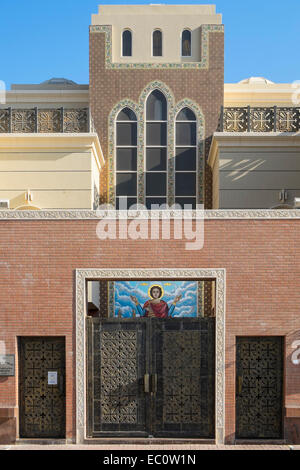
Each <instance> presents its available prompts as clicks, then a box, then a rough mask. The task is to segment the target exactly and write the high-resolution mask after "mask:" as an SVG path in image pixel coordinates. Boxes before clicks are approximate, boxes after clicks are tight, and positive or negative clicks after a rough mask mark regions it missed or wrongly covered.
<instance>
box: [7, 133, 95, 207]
mask: <svg viewBox="0 0 300 470" xmlns="http://www.w3.org/2000/svg"><path fill="white" fill-rule="evenodd" d="M103 165H104V159H103V155H102V150H101V147H100V143H99V140H98V137H97V135H96V134H76V135H74V134H69V135H68V134H51V135H49V134H2V135H1V136H0V199H1V200H7V199H8V200H9V207H10V209H17V208H20V207H21V208H22V207H23V206H24V205H25V206H26V204H27V202H26V195H27V193H28V191H29V192H30V194H31V196H32V201H30V205H32V206H35V207H37V208H40V209H94V208H95V201H94V198H95V194H94V191H95V187H96V189H97V188H99V177H100V171H101V167H102V166H103Z"/></svg>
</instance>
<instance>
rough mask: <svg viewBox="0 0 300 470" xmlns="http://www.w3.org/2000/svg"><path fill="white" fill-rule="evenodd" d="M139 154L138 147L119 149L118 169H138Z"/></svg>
mask: <svg viewBox="0 0 300 470" xmlns="http://www.w3.org/2000/svg"><path fill="white" fill-rule="evenodd" d="M136 169H137V154H136V148H129V149H126V148H118V149H117V171H136Z"/></svg>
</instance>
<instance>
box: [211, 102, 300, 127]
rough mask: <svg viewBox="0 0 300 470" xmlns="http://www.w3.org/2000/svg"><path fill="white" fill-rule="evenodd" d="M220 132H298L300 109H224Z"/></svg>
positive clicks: (275, 107) (274, 107)
mask: <svg viewBox="0 0 300 470" xmlns="http://www.w3.org/2000/svg"><path fill="white" fill-rule="evenodd" d="M219 130H220V131H224V132H298V131H299V130H300V108H296V107H295V108H279V107H277V106H273V107H270V108H251V107H250V106H248V107H245V108H222V112H221V118H220V124H219Z"/></svg>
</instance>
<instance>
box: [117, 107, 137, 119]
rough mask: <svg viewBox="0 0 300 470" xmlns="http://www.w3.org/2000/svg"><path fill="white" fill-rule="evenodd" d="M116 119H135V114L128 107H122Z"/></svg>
mask: <svg viewBox="0 0 300 470" xmlns="http://www.w3.org/2000/svg"><path fill="white" fill-rule="evenodd" d="M117 121H136V115H135V113H134V112H133V111H132V109H130V108H123V109H122V110H121V111H120V112H119V114H118V117H117Z"/></svg>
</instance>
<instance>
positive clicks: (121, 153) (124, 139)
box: [115, 107, 138, 209]
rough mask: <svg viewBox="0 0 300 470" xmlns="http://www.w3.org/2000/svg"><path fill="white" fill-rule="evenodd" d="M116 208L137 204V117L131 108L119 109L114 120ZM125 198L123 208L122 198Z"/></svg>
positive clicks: (126, 207)
mask: <svg viewBox="0 0 300 470" xmlns="http://www.w3.org/2000/svg"><path fill="white" fill-rule="evenodd" d="M115 149H116V150H115V152H116V154H115V161H116V164H115V187H116V208H117V209H128V208H130V207H131V206H133V205H135V204H137V194H138V191H137V117H136V114H135V113H134V111H133V110H132V109H131V108H128V107H125V108H123V109H121V111H120V112H119V114H118V116H117V118H116V142H115ZM124 196H126V197H127V206H125V207H123V206H121V205H120V203H121V204H122V202H123V201H122V197H124Z"/></svg>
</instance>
